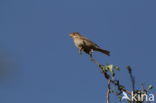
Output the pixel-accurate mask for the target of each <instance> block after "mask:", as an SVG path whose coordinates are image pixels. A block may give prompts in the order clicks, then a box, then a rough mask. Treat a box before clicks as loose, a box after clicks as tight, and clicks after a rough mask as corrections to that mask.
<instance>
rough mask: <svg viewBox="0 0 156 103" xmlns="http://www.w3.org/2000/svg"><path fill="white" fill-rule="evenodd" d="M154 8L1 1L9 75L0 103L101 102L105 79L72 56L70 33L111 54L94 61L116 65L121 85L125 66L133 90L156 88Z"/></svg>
mask: <svg viewBox="0 0 156 103" xmlns="http://www.w3.org/2000/svg"><path fill="white" fill-rule="evenodd" d="M155 3H156V1H155V0H130V1H126V0H77V1H76V0H66V1H65V0H64V1H63V0H62V1H61V0H57V1H56V0H1V1H0V55H1V57H3V58H1V59H2V60H1V61H2V62H4V61H5V60H6V62H7V63H8V64H7V67H6V68H7V69H8V72H9V73H8V74H6V75H3V76H1V79H0V81H1V84H0V91H1V92H0V102H1V103H62V102H63V103H95V102H96V103H103V102H104V101H105V91H106V80H105V79H104V78H103V76H102V74H101V73H100V72H99V69H98V68H97V66H96V65H94V64H93V63H92V62H90V61H89V58H88V56H87V55H85V54H83V55H82V56H80V55H79V54H78V51H77V49H76V48H75V46H74V44H73V41H72V39H71V38H70V37H69V36H68V34H69V33H71V32H75V31H76V32H80V33H82V34H84V35H85V36H87V37H88V38H90V39H91V40H93V41H94V42H96V43H97V44H98V45H99V46H101V47H103V48H105V49H108V50H110V51H111V56H110V57H107V56H105V55H103V54H101V53H94V57H95V58H96V59H97V60H98V61H99V62H100V63H102V64H106V63H110V64H115V65H118V66H120V67H121V68H122V71H121V72H119V73H118V78H119V79H121V82H122V84H124V85H126V86H127V87H130V85H131V84H130V82H129V77H128V74H127V71H126V69H125V67H126V66H127V65H131V66H132V68H133V71H134V75H135V78H136V81H137V83H136V85H137V87H138V88H140V87H141V83H142V82H144V83H145V84H147V85H148V84H152V85H154V86H156V80H155V78H156V76H155V72H156V69H155V58H156V56H155V53H156V46H155V44H156V40H155V38H156V35H155V34H156V29H155V28H156V13H155V10H156V6H155ZM8 65H9V66H8ZM6 68H3V69H6ZM155 92H156V91H155V90H154V91H153V93H155ZM115 101H116V100H115Z"/></svg>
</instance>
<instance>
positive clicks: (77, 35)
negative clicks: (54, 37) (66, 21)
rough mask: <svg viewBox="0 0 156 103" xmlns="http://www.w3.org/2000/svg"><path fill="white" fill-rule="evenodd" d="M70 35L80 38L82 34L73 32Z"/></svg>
mask: <svg viewBox="0 0 156 103" xmlns="http://www.w3.org/2000/svg"><path fill="white" fill-rule="evenodd" d="M69 36H70V37H72V38H78V37H80V36H81V35H80V33H78V32H73V33H71V34H69Z"/></svg>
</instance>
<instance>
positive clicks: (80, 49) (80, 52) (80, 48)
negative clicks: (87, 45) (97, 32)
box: [79, 47, 83, 55]
mask: <svg viewBox="0 0 156 103" xmlns="http://www.w3.org/2000/svg"><path fill="white" fill-rule="evenodd" d="M82 51H83V48H82V47H79V54H80V55H82Z"/></svg>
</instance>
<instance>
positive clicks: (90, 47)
mask: <svg viewBox="0 0 156 103" xmlns="http://www.w3.org/2000/svg"><path fill="white" fill-rule="evenodd" d="M69 36H70V37H72V38H73V40H74V43H75V45H76V47H77V48H79V52H80V54H81V52H82V51H84V52H85V53H87V54H89V55H90V56H92V52H93V51H99V52H101V53H104V54H106V55H107V56H110V52H109V51H108V50H104V49H102V48H100V47H99V46H98V45H97V44H95V43H94V42H92V41H91V40H89V39H88V38H86V37H84V36H82V35H81V34H80V33H78V32H73V33H71V34H70V35H69Z"/></svg>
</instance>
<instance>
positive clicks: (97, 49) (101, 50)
mask: <svg viewBox="0 0 156 103" xmlns="http://www.w3.org/2000/svg"><path fill="white" fill-rule="evenodd" d="M94 50H95V51H99V52H102V53H104V54H106V55H107V56H110V51H108V50H104V49H101V48H95V49H94Z"/></svg>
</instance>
